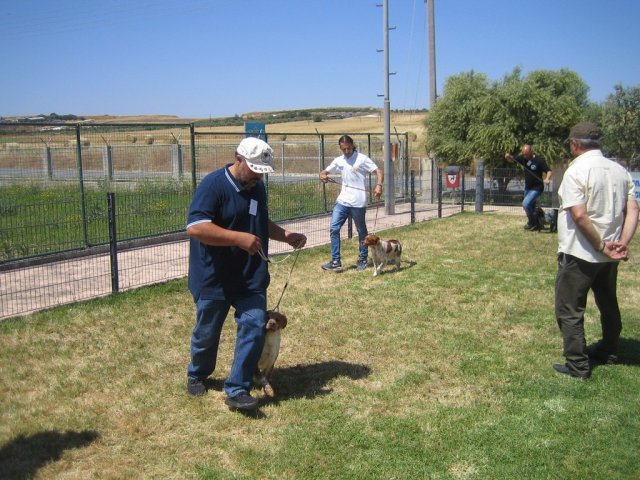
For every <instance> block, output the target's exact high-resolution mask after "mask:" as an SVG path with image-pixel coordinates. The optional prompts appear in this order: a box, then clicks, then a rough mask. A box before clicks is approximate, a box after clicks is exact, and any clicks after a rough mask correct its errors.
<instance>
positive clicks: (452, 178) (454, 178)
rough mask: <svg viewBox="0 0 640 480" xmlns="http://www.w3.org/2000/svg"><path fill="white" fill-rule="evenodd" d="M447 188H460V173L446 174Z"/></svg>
mask: <svg viewBox="0 0 640 480" xmlns="http://www.w3.org/2000/svg"><path fill="white" fill-rule="evenodd" d="M445 183H446V184H447V188H460V172H458V173H447V174H445Z"/></svg>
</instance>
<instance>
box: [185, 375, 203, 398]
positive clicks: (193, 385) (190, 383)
mask: <svg viewBox="0 0 640 480" xmlns="http://www.w3.org/2000/svg"><path fill="white" fill-rule="evenodd" d="M187 392H189V395H193V396H194V397H198V396H200V395H204V394H205V393H207V387H205V386H204V382H203V381H202V380H198V379H197V378H189V379H187Z"/></svg>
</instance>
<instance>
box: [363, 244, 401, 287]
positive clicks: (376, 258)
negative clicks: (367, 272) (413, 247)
mask: <svg viewBox="0 0 640 480" xmlns="http://www.w3.org/2000/svg"><path fill="white" fill-rule="evenodd" d="M364 244H365V245H366V246H367V247H369V250H370V251H371V258H373V276H374V277H375V276H376V275H378V274H379V273H380V272H381V271H382V267H384V266H385V265H393V264H395V266H396V271H398V270H400V256H401V255H402V245H401V244H400V242H399V241H398V240H381V239H380V237H379V236H377V235H367V236H366V237H364Z"/></svg>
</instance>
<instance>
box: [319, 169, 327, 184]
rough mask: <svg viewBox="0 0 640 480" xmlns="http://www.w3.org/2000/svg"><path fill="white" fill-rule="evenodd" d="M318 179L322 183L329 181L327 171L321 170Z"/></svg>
mask: <svg viewBox="0 0 640 480" xmlns="http://www.w3.org/2000/svg"><path fill="white" fill-rule="evenodd" d="M320 181H321V182H322V183H327V182H328V181H329V174H328V173H327V172H325V171H324V170H323V171H322V172H320Z"/></svg>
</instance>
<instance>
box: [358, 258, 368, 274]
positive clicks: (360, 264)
mask: <svg viewBox="0 0 640 480" xmlns="http://www.w3.org/2000/svg"><path fill="white" fill-rule="evenodd" d="M366 269H367V261H366V260H358V265H356V270H358V271H359V272H362V271H363V270H366Z"/></svg>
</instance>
